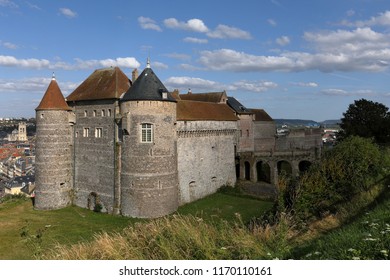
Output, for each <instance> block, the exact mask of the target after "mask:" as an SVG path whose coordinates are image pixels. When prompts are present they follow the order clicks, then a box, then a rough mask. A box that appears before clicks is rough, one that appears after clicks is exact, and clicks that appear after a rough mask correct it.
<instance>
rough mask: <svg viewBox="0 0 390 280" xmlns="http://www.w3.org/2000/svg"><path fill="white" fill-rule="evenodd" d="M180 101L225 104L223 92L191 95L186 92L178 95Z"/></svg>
mask: <svg viewBox="0 0 390 280" xmlns="http://www.w3.org/2000/svg"><path fill="white" fill-rule="evenodd" d="M179 96H180V99H181V100H192V101H203V102H212V103H226V100H227V96H226V92H225V91H221V92H205V93H192V92H190V91H189V92H188V93H185V94H180V95H179Z"/></svg>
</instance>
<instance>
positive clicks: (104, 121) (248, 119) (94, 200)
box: [35, 62, 321, 218]
mask: <svg viewBox="0 0 390 280" xmlns="http://www.w3.org/2000/svg"><path fill="white" fill-rule="evenodd" d="M36 122H37V136H36V175H35V177H36V191H35V194H36V196H35V208H36V209H58V208H62V207H66V206H68V205H70V204H75V205H77V206H80V207H83V208H89V209H94V208H96V207H99V210H102V211H104V212H107V213H112V214H121V215H125V216H131V217H141V218H154V217H160V216H164V215H167V214H169V213H172V212H174V211H175V210H176V209H177V208H178V206H180V205H183V204H186V203H189V202H192V201H195V200H197V199H200V198H202V197H205V196H207V195H209V194H212V193H214V192H216V191H217V189H218V188H219V187H221V186H223V185H231V186H233V185H234V184H235V183H236V180H237V179H239V180H241V179H242V180H250V181H254V182H256V181H265V182H268V183H272V184H274V183H276V182H277V178H278V176H279V174H280V173H281V172H288V173H290V174H293V175H297V174H298V172H299V171H300V170H301V171H302V170H303V169H305V168H306V167H307V166H308V165H309V164H310V163H311V162H313V161H315V160H317V159H318V158H319V156H320V152H321V133H320V132H319V131H316V130H314V129H311V130H302V131H298V132H295V133H291V134H290V135H288V136H286V137H277V136H276V126H275V123H274V121H273V120H272V118H271V117H270V116H269V115H268V114H267V113H266V112H265V111H264V110H260V109H248V108H245V107H244V106H243V105H242V104H241V103H239V102H238V101H237V100H236V99H235V98H233V97H228V96H227V94H226V92H212V93H203V94H195V93H191V92H188V93H187V94H179V92H178V91H177V90H175V91H173V92H169V91H168V90H167V89H166V87H165V86H164V84H163V83H162V82H161V81H160V80H159V78H158V77H157V76H156V74H155V73H154V71H153V70H152V68H151V67H150V63H149V62H148V63H147V66H146V68H145V69H144V70H143V71H142V73H141V74H140V75H138V71H137V70H134V71H133V75H132V79H131V80H130V79H129V78H128V77H127V76H126V75H125V74H124V73H123V72H122V71H121V70H120V69H119V68H118V67H111V68H106V69H99V70H96V71H94V72H93V73H92V74H91V75H90V76H89V77H88V78H87V79H86V80H85V81H84V82H82V83H81V84H80V85H79V86H78V87H77V88H76V89H75V90H74V91H73V92H72V93H71V94H70V95H69V96H67V97H66V99H65V98H64V96H63V95H62V93H61V90H60V88H59V86H58V84H57V82H56V80H55V78H54V77H53V79H52V81H51V82H50V84H49V86H48V88H47V90H46V93H45V94H44V96H43V98H42V100H41V102H40V104H39V106H38V107H37V108H36Z"/></svg>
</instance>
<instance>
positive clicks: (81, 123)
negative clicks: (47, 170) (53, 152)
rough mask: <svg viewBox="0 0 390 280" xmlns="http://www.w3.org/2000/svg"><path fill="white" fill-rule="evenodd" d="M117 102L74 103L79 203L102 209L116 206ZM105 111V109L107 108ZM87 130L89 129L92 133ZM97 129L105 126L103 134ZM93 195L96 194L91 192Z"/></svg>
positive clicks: (109, 210) (107, 210) (75, 161)
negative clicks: (99, 204)
mask: <svg viewBox="0 0 390 280" xmlns="http://www.w3.org/2000/svg"><path fill="white" fill-rule="evenodd" d="M115 104H116V101H114V100H107V101H104V100H101V101H82V102H81V101H80V102H77V103H76V104H70V105H73V106H74V109H75V113H76V118H77V122H76V125H75V136H74V143H75V150H74V153H75V156H74V165H75V175H74V176H75V178H74V181H75V204H76V205H78V206H80V207H83V208H90V209H93V208H94V207H95V204H96V203H97V202H98V203H101V205H102V206H103V209H102V211H104V212H109V213H111V212H112V211H113V208H114V185H115V168H116V163H115V148H116V146H115V129H116V124H115V111H116V105H115ZM103 110H104V111H103ZM84 129H89V133H88V136H86V135H85V131H84ZM97 129H101V132H102V134H101V135H99V132H98V131H97ZM91 194H93V195H91Z"/></svg>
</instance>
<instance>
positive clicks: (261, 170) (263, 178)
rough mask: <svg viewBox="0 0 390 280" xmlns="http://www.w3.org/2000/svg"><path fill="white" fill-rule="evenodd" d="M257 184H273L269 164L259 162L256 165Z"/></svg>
mask: <svg viewBox="0 0 390 280" xmlns="http://www.w3.org/2000/svg"><path fill="white" fill-rule="evenodd" d="M256 171H257V182H266V183H271V168H270V166H269V164H268V163H266V162H263V161H258V162H257V163H256Z"/></svg>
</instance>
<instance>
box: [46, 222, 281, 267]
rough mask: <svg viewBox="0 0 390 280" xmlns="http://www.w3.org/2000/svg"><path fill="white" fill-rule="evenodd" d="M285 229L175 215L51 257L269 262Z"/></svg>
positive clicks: (63, 249) (61, 249)
mask: <svg viewBox="0 0 390 280" xmlns="http://www.w3.org/2000/svg"><path fill="white" fill-rule="evenodd" d="M278 231H280V229H276V228H266V229H260V228H257V229H255V230H254V231H253V232H249V231H248V230H247V228H246V227H245V226H244V225H243V224H242V223H241V222H240V219H239V218H238V219H237V223H235V224H233V225H232V224H231V223H228V222H225V221H218V222H211V223H210V222H205V221H203V220H202V219H201V218H198V217H194V216H181V215H175V216H173V217H169V218H168V217H166V218H161V219H156V220H153V221H151V222H149V223H146V224H140V223H137V224H135V225H134V226H131V227H128V228H126V229H125V230H123V231H122V232H121V233H114V234H108V233H102V234H98V235H96V236H95V238H94V240H93V241H92V242H88V243H82V244H77V245H73V246H72V247H70V248H69V246H61V245H58V246H56V248H55V249H54V250H52V252H51V254H49V258H51V259H71V260H73V259H78V260H87V259H88V260H91V259H93V260H110V259H115V260H117V259H152V260H162V259H185V260H190V259H202V260H206V259H264V258H269V257H270V256H271V255H272V254H270V250H272V246H273V245H275V244H278V245H280V234H278V233H276V232H278Z"/></svg>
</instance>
